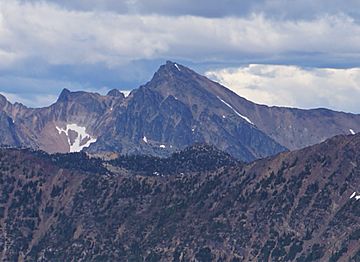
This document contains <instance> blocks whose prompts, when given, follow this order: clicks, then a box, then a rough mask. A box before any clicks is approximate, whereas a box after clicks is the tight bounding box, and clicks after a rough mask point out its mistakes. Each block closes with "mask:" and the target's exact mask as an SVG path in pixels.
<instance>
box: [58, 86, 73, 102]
mask: <svg viewBox="0 0 360 262" xmlns="http://www.w3.org/2000/svg"><path fill="white" fill-rule="evenodd" d="M70 95H71V92H70V90H69V89H67V88H64V89H63V90H62V91H61V93H60V96H59V98H58V102H62V101H67V100H69V96H70Z"/></svg>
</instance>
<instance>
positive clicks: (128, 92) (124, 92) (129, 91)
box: [121, 90, 131, 97]
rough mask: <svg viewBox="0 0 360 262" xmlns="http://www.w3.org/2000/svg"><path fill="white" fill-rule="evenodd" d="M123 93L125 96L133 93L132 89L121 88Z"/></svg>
mask: <svg viewBox="0 0 360 262" xmlns="http://www.w3.org/2000/svg"><path fill="white" fill-rule="evenodd" d="M121 93H123V94H124V96H125V97H128V96H129V95H130V93H131V90H121Z"/></svg>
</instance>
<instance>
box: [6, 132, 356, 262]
mask: <svg viewBox="0 0 360 262" xmlns="http://www.w3.org/2000/svg"><path fill="white" fill-rule="evenodd" d="M359 147H360V136H357V135H356V136H339V137H335V138H333V139H331V140H328V141H325V142H324V143H322V144H320V145H316V146H313V147H310V148H306V149H303V150H301V151H296V152H286V153H282V154H280V155H278V156H276V157H272V158H268V159H264V160H259V161H256V162H253V163H251V164H249V165H244V164H242V163H237V162H236V161H234V160H232V159H231V158H230V157H229V156H228V155H227V154H223V153H221V152H219V151H217V150H216V149H214V148H211V147H207V146H197V147H194V148H188V149H187V150H185V151H184V152H180V153H178V154H175V155H173V156H172V157H170V158H169V159H152V158H146V157H120V158H118V159H117V160H114V161H109V162H106V161H101V160H99V159H89V158H88V157H87V156H86V155H85V154H69V155H47V154H45V153H41V152H36V151H29V150H17V149H1V150H0V192H1V195H0V256H1V260H3V261H17V260H20V261H21V260H23V261H24V260H25V261H256V260H257V261H359V260H360V169H359V167H360V153H359V150H358V148H359ZM194 152H195V153H194ZM193 153H194V154H193ZM196 155H198V156H199V158H198V159H193V157H194V156H196ZM151 162H152V164H149V163H151ZM209 164H211V165H209ZM206 167H209V168H206ZM161 170H164V172H163V174H164V176H163V175H161V174H162V173H161ZM154 172H159V175H157V174H155V175H154V174H153V173H154ZM358 199H359V200H358Z"/></svg>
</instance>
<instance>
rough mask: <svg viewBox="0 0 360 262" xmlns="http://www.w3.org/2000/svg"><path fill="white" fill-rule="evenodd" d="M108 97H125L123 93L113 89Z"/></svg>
mask: <svg viewBox="0 0 360 262" xmlns="http://www.w3.org/2000/svg"><path fill="white" fill-rule="evenodd" d="M107 96H112V97H125V96H124V94H123V93H121V92H120V91H119V90H118V89H112V90H110V91H109V92H108V93H107Z"/></svg>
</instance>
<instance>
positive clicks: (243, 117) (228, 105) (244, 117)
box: [217, 97, 254, 125]
mask: <svg viewBox="0 0 360 262" xmlns="http://www.w3.org/2000/svg"><path fill="white" fill-rule="evenodd" d="M217 98H218V99H219V100H220V101H221V102H223V103H224V104H225V105H226V106H227V107H229V108H230V109H231V110H232V111H234V113H235V114H237V115H238V116H240V117H241V118H242V119H244V120H245V121H246V122H248V123H249V124H251V125H254V123H253V122H251V120H250V119H249V118H248V117H246V116H244V115H242V114H240V113H239V112H238V111H236V110H235V109H234V108H233V107H232V106H231V105H230V104H229V103H227V102H225V101H224V100H222V99H221V98H220V97H217ZM223 118H224V116H223Z"/></svg>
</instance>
